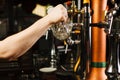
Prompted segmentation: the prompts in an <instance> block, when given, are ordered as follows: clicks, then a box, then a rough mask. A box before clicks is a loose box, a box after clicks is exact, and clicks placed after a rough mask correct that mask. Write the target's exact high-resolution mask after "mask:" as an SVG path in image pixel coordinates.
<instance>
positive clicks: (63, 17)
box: [58, 4, 68, 22]
mask: <svg viewBox="0 0 120 80" xmlns="http://www.w3.org/2000/svg"><path fill="white" fill-rule="evenodd" d="M58 6H60V7H61V9H62V11H63V12H62V21H64V22H67V19H68V13H67V9H66V8H65V7H64V6H63V5H62V4H59V5H58Z"/></svg>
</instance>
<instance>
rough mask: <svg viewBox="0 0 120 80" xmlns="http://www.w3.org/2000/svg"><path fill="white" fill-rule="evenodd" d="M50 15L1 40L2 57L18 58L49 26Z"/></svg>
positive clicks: (0, 55) (0, 50)
mask: <svg viewBox="0 0 120 80" xmlns="http://www.w3.org/2000/svg"><path fill="white" fill-rule="evenodd" d="M50 25H51V24H50V22H49V19H48V17H44V18H42V19H40V20H38V21H37V22H35V23H34V24H33V25H31V26H30V27H29V28H27V29H25V30H23V31H21V32H19V33H17V34H15V35H12V36H10V37H8V38H6V39H4V40H3V41H1V42H0V58H12V59H13V58H17V57H19V56H21V55H23V54H24V53H25V52H26V51H27V50H28V49H30V48H31V47H32V46H33V45H34V43H36V41H37V40H38V39H39V38H40V37H41V36H42V35H43V34H44V33H45V31H46V30H47V29H48V28H49V26H50Z"/></svg>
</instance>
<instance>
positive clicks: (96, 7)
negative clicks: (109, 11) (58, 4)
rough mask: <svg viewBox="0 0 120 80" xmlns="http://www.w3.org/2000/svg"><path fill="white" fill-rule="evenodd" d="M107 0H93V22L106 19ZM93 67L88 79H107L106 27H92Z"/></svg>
mask: <svg viewBox="0 0 120 80" xmlns="http://www.w3.org/2000/svg"><path fill="white" fill-rule="evenodd" d="M106 6H107V0H91V9H92V10H93V15H92V23H98V22H101V21H104V18H105V9H106ZM91 35H92V36H91V38H92V40H91V67H90V72H89V74H88V76H87V80H105V79H107V77H106V75H105V68H106V33H105V31H104V28H99V27H97V26H96V27H92V31H91Z"/></svg>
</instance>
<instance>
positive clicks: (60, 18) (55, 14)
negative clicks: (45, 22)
mask: <svg viewBox="0 0 120 80" xmlns="http://www.w3.org/2000/svg"><path fill="white" fill-rule="evenodd" d="M48 16H49V20H50V22H51V23H57V22H66V21H67V18H68V13H67V9H66V8H65V7H64V6H63V5H62V4H59V5H57V6H56V7H54V8H52V10H51V11H50V12H48Z"/></svg>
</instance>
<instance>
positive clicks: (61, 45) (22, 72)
mask: <svg viewBox="0 0 120 80" xmlns="http://www.w3.org/2000/svg"><path fill="white" fill-rule="evenodd" d="M67 1H71V0H0V40H3V39H4V38H6V37H7V36H10V35H12V34H14V33H17V32H19V31H21V30H23V29H25V28H27V27H29V26H30V25H31V24H33V23H34V22H35V21H37V20H38V19H40V18H42V17H44V16H45V15H46V14H47V13H46V10H47V7H48V6H50V5H52V6H56V5H57V4H64V3H65V2H67ZM75 2H76V3H75V4H76V5H77V3H78V1H77V0H75ZM82 2H83V0H80V3H81V5H80V6H81V7H82V6H83V4H82ZM118 3H119V0H118ZM108 6H109V7H110V8H113V7H114V5H113V4H112V3H111V0H108ZM118 15H119V13H117V16H118ZM76 20H77V17H76V16H75V17H74V22H76ZM116 23H117V24H116ZM114 24H115V25H116V26H117V27H118V28H119V24H120V17H117V18H115V20H114ZM78 30H79V29H78ZM47 33H48V35H46V34H47ZM80 36H81V35H78V34H72V38H73V39H80ZM46 37H47V38H46ZM53 40H54V43H55V49H56V51H57V52H58V53H57V56H56V59H57V66H58V68H59V69H61V68H62V70H63V71H66V72H67V71H71V69H72V68H73V66H74V65H75V64H76V62H77V60H76V59H77V57H76V56H78V54H71V53H78V52H79V51H78V47H79V48H81V47H80V44H77V45H69V48H68V50H67V52H68V53H69V54H65V52H64V51H65V48H66V45H65V42H64V41H61V40H58V39H56V38H54V37H53V34H52V32H51V30H48V32H46V33H45V35H43V36H42V37H41V38H40V39H39V40H38V41H37V42H36V44H35V45H34V46H33V47H32V48H31V49H30V50H29V51H28V52H26V54H25V55H23V56H21V57H19V58H18V59H16V60H13V61H4V60H0V80H53V78H54V76H52V78H51V77H48V78H49V79H48V78H45V77H46V76H47V75H46V74H44V73H40V71H39V69H40V68H43V67H47V66H50V61H51V50H52V49H53ZM11 46H12V45H11ZM71 49H72V50H71ZM80 50H81V49H80ZM70 60H72V61H71V62H70ZM67 64H68V65H67ZM71 64H72V66H70V65H71ZM61 65H62V67H61ZM63 65H65V66H63ZM66 65H67V66H66ZM47 74H48V73H47ZM58 74H61V73H58ZM62 74H63V73H62ZM44 75H45V77H44ZM49 75H50V74H49ZM65 75H67V77H68V76H69V79H68V78H65V77H64V78H65V80H79V79H76V77H73V75H71V74H70V73H69V74H68V73H66V74H65ZM65 75H64V76H65ZM50 78H51V79H50ZM54 79H55V80H56V78H54ZM57 80H64V79H57Z"/></svg>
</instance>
